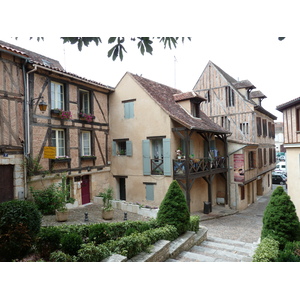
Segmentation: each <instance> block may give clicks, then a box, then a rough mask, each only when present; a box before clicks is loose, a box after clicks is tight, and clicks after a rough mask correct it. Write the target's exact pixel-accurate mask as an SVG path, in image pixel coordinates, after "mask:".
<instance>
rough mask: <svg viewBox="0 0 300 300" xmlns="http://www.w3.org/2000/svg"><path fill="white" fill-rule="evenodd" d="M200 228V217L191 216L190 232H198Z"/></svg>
mask: <svg viewBox="0 0 300 300" xmlns="http://www.w3.org/2000/svg"><path fill="white" fill-rule="evenodd" d="M199 226H200V216H191V217H190V224H189V229H188V230H190V231H195V232H198V231H199Z"/></svg>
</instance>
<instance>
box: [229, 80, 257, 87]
mask: <svg viewBox="0 0 300 300" xmlns="http://www.w3.org/2000/svg"><path fill="white" fill-rule="evenodd" d="M233 86H234V87H235V88H236V89H243V88H244V89H246V88H248V89H255V88H256V86H255V85H253V84H252V83H251V82H250V81H249V80H247V79H246V80H241V81H237V82H235V83H234V84H233Z"/></svg>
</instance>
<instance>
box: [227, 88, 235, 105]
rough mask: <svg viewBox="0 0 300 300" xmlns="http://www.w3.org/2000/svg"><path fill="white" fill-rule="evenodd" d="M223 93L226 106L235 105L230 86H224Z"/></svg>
mask: <svg viewBox="0 0 300 300" xmlns="http://www.w3.org/2000/svg"><path fill="white" fill-rule="evenodd" d="M225 93H226V106H227V107H233V106H235V94H234V90H233V89H232V88H231V87H230V86H226V87H225Z"/></svg>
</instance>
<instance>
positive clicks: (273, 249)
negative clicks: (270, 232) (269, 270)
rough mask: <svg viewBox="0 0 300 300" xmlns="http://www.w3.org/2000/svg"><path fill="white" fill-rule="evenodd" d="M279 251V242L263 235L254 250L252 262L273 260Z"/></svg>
mask: <svg viewBox="0 0 300 300" xmlns="http://www.w3.org/2000/svg"><path fill="white" fill-rule="evenodd" d="M278 253H279V242H278V241H276V240H275V239H273V238H272V237H270V236H268V237H265V238H264V239H263V240H262V241H261V242H260V244H259V245H258V247H257V248H256V250H255V253H254V255H253V262H274V261H275V260H276V258H277V256H278Z"/></svg>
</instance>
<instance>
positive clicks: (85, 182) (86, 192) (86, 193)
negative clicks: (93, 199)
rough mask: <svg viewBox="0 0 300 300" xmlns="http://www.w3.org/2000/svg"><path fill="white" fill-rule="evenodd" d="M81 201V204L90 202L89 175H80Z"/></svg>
mask: <svg viewBox="0 0 300 300" xmlns="http://www.w3.org/2000/svg"><path fill="white" fill-rule="evenodd" d="M81 201H82V205H84V204H87V203H90V176H89V175H85V176H82V183H81Z"/></svg>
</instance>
